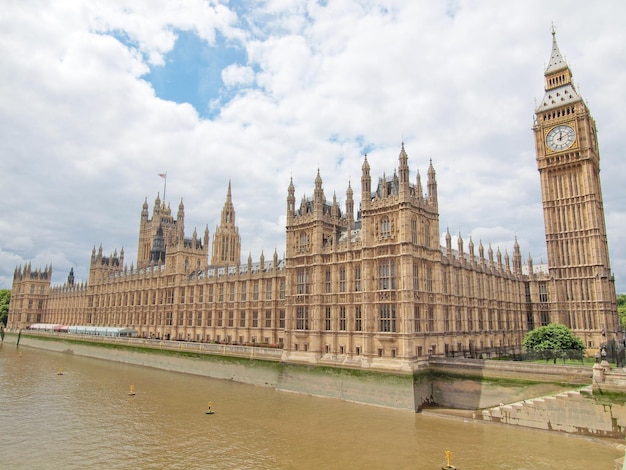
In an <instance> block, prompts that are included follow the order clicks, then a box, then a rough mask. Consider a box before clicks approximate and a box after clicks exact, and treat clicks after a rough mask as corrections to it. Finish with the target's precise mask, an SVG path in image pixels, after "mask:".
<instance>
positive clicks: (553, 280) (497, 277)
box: [8, 37, 620, 370]
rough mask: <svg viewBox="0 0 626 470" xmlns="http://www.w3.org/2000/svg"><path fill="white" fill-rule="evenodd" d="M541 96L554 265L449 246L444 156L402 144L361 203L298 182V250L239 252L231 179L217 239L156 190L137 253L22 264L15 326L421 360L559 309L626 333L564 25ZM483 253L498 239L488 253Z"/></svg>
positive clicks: (494, 338) (572, 319)
mask: <svg viewBox="0 0 626 470" xmlns="http://www.w3.org/2000/svg"><path fill="white" fill-rule="evenodd" d="M545 77H546V86H545V90H546V91H545V93H546V94H545V97H544V100H543V101H542V103H541V104H540V105H539V106H538V108H537V109H536V114H535V126H534V133H535V137H536V151H537V162H538V166H539V172H540V178H541V183H542V195H543V206H544V217H545V227H546V242H547V246H548V258H549V260H548V262H549V263H548V267H547V268H545V267H540V266H533V262H532V259H530V258H528V260H527V261H526V262H525V263H524V264H523V263H522V256H521V253H520V247H519V245H518V243H517V242H515V244H514V246H513V248H512V257H509V254H508V252H506V251H505V253H504V255H503V254H502V253H501V251H500V249H499V248H497V249H496V252H495V254H494V251H493V249H492V247H491V246H488V247H487V250H485V247H484V246H483V244H482V242H480V243H479V244H478V246H477V247H476V246H475V245H474V242H473V240H472V239H471V238H470V240H469V242H468V244H467V251H466V250H465V246H464V240H463V238H462V237H461V235H459V237H458V239H457V246H456V247H455V248H454V249H453V247H452V237H451V235H450V233H447V234H446V243H445V246H444V247H441V246H440V244H439V239H440V238H439V234H440V233H441V232H440V226H439V206H438V200H437V181H436V174H435V169H434V167H433V165H432V162H431V163H430V165H429V167H428V170H427V181H426V188H425V189H426V191H424V188H423V187H422V182H421V177H420V175H419V172H418V174H417V178H416V180H415V181H414V182H411V181H409V165H408V156H407V153H406V151H405V148H404V144H403V145H402V146H401V149H400V154H399V158H398V166H397V168H396V169H395V170H394V172H393V176H386V175H383V176H382V177H379V178H378V179H377V181H376V182H375V183H376V184H375V185H373V182H372V177H371V175H370V166H369V163H368V160H367V156H366V157H365V160H364V163H363V166H362V176H361V207H360V210H359V211H358V212H357V214H356V217H355V202H354V198H353V196H354V194H353V191H352V187H351V185H350V184H348V188H347V191H346V202H345V207H344V208H343V210H342V209H341V208H340V207H339V205H338V203H337V200H336V198H335V197H334V198H333V200H332V202H328V201H327V199H326V196H325V193H324V189H323V185H322V178H321V176H320V174H319V170H318V174H317V176H316V178H315V182H314V185H315V187H314V192H313V197H312V198H310V199H307V198H304V199H302V200H301V202H300V203H299V205H296V199H295V188H294V185H293V182H292V183H290V185H289V187H288V193H287V227H286V251H285V253H286V255H285V257H284V259H279V258H278V254H277V253H276V252H275V253H274V254H273V257H272V259H271V260H269V261H266V260H265V258H264V256H263V254H262V255H261V257H260V259H259V260H258V261H256V262H254V263H253V262H252V259H250V258H248V260H247V263H243V264H242V263H241V262H240V259H241V239H240V236H239V233H238V229H237V226H236V224H235V209H234V205H233V203H232V196H231V187H230V183H229V185H228V191H227V195H226V202H225V204H224V207H223V210H222V214H221V220H220V223H219V225H218V227H217V229H216V232H215V234H214V237H213V251H212V255H211V258H210V260H209V249H208V248H209V232H208V228H207V229H205V232H204V236H203V238H202V239H200V238H199V237H198V235H197V233H196V232H195V230H194V233H193V236H192V237H191V238H185V236H184V206H183V203H182V201H181V203H180V205H179V207H178V212H177V214H176V218H174V217H173V216H172V214H171V210H170V208H169V206H166V205H165V202H164V201H163V202H161V201H160V199H159V197H158V196H157V199H156V200H155V203H154V206H153V209H152V217H151V218H150V214H149V210H148V203H147V201H145V202H144V204H143V207H142V211H141V217H140V230H139V246H138V254H137V261H136V266H133V264H131V265H130V267H129V266H127V265H126V264H125V263H124V252H123V250H122V251H121V252H120V253H119V254H118V253H117V252H114V253H113V254H112V255H111V256H103V254H102V248H101V247H100V249H99V250H98V251H97V252H96V250H95V248H94V250H93V252H92V256H91V267H90V272H89V279H88V281H87V282H85V283H76V282H74V278H73V273H70V276H69V277H68V281H67V282H66V283H65V284H64V285H61V286H55V287H52V286H51V274H52V269H51V268H50V267H46V268H44V269H43V270H42V269H32V268H31V266H30V265H29V264H28V265H26V266H24V267H19V268H16V270H15V275H14V282H13V290H12V302H11V306H10V312H9V321H8V327H9V328H12V329H17V328H24V327H27V326H28V325H29V324H31V323H35V322H45V323H59V324H66V325H112V326H127V327H130V328H134V329H136V330H137V331H138V333H139V335H140V336H143V337H146V338H162V339H179V340H192V341H218V342H229V343H239V344H257V345H261V344H266V345H279V346H282V347H283V349H284V354H283V356H284V360H286V361H294V362H308V363H323V364H335V365H346V366H350V367H376V368H383V369H394V370H398V369H402V368H408V369H410V368H411V367H412V366H411V364H412V363H413V362H414V361H415V359H416V358H419V357H423V356H427V355H438V354H447V355H453V354H471V355H476V354H479V353H481V352H483V353H497V352H498V351H507V350H510V349H512V348H519V347H520V345H521V341H522V339H523V337H524V335H525V334H526V332H528V331H529V330H531V329H533V328H535V327H536V326H539V325H546V324H548V323H551V322H559V323H563V324H565V325H567V326H569V327H570V328H572V329H573V330H574V331H575V332H576V333H577V334H578V335H579V336H580V337H581V338H583V340H584V342H585V344H586V345H587V346H596V347H597V346H599V345H600V344H602V343H604V342H606V341H607V340H609V339H613V338H615V337H616V336H617V335H618V333H620V331H619V330H620V329H619V322H618V319H617V307H616V300H615V286H614V280H613V278H612V274H611V271H610V264H609V256H608V245H607V238H606V229H605V223H604V211H603V207H602V192H601V188H600V178H599V153H598V146H597V138H596V128H595V122H594V121H593V119H592V118H591V116H590V114H589V110H588V109H587V106H586V105H585V103H584V102H583V100H582V98H581V97H580V96H579V95H578V93H577V91H576V90H575V89H574V87H573V85H572V82H571V71H570V69H569V67H568V65H567V64H566V63H565V61H564V60H563V59H562V57H561V55H560V52H559V49H558V46H557V43H556V39H555V38H554V37H553V47H552V56H551V60H550V64H549V66H548V68H547V69H546V72H545ZM485 251H486V253H485Z"/></svg>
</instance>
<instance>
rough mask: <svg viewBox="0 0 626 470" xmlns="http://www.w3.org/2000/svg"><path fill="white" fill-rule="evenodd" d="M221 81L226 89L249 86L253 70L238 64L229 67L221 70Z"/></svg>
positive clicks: (251, 81) (252, 79)
mask: <svg viewBox="0 0 626 470" xmlns="http://www.w3.org/2000/svg"><path fill="white" fill-rule="evenodd" d="M222 81H223V82H224V85H225V86H227V87H234V86H241V85H250V84H251V83H253V82H254V70H253V69H252V67H243V66H241V65H238V64H232V65H229V66H228V67H226V68H225V69H224V70H222Z"/></svg>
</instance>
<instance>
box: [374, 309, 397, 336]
mask: <svg viewBox="0 0 626 470" xmlns="http://www.w3.org/2000/svg"><path fill="white" fill-rule="evenodd" d="M379 313H380V316H379V325H378V328H379V331H381V332H395V331H396V306H395V304H381V305H380V309H379Z"/></svg>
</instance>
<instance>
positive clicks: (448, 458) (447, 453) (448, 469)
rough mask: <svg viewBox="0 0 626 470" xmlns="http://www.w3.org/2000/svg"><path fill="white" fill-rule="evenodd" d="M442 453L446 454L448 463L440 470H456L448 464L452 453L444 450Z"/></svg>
mask: <svg viewBox="0 0 626 470" xmlns="http://www.w3.org/2000/svg"><path fill="white" fill-rule="evenodd" d="M443 453H444V454H446V461H447V462H448V463H447V464H446V466H445V467H441V470H456V467H455V466H454V465H452V464H451V463H450V460H451V459H452V451H451V450H444V451H443Z"/></svg>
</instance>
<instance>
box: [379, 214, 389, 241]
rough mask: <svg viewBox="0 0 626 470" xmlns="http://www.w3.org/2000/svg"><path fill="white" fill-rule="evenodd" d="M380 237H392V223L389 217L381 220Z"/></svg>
mask: <svg viewBox="0 0 626 470" xmlns="http://www.w3.org/2000/svg"><path fill="white" fill-rule="evenodd" d="M380 235H381V237H383V238H387V237H389V236H390V235H391V222H390V221H389V217H387V216H383V217H382V218H381V219H380Z"/></svg>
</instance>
